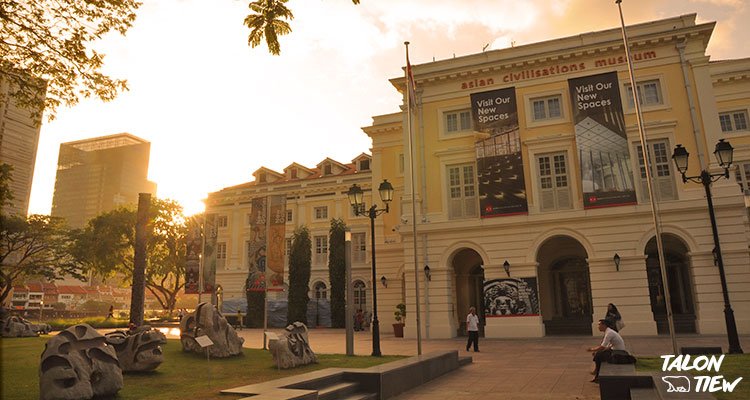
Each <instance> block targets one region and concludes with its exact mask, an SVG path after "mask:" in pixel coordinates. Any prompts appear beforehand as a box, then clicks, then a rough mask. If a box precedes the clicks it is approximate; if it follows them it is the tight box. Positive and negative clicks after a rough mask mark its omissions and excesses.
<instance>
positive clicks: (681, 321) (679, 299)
mask: <svg viewBox="0 0 750 400" xmlns="http://www.w3.org/2000/svg"><path fill="white" fill-rule="evenodd" d="M662 238H663V240H662V243H663V245H664V262H665V263H666V264H667V279H668V283H669V295H670V299H671V303H672V316H673V319H674V329H675V332H677V333H695V304H694V303H693V285H692V283H691V282H692V280H691V278H690V268H689V267H688V263H687V253H688V249H687V246H685V244H684V243H683V242H682V241H681V240H680V239H679V238H678V237H677V236H674V235H670V234H662ZM645 251H646V255H647V258H646V273H647V274H648V293H649V297H650V298H651V311H652V312H653V313H654V321H656V330H657V331H658V332H659V333H665V334H666V333H669V325H668V323H667V306H666V302H665V300H664V299H665V297H664V286H663V285H662V279H661V271H660V270H659V253H658V250H657V248H656V237H655V236H654V237H653V238H651V240H649V241H648V244H646V250H645Z"/></svg>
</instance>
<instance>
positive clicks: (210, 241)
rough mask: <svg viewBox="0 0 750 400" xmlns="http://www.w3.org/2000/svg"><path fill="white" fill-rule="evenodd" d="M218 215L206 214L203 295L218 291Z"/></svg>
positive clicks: (204, 224)
mask: <svg viewBox="0 0 750 400" xmlns="http://www.w3.org/2000/svg"><path fill="white" fill-rule="evenodd" d="M216 217H217V216H216V214H206V217H205V219H204V221H203V240H204V243H203V293H214V292H215V291H216V239H217V238H218V230H217V227H216Z"/></svg>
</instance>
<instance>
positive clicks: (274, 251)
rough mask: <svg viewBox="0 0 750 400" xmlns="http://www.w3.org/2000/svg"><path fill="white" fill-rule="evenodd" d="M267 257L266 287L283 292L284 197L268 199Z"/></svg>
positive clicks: (284, 245) (270, 197)
mask: <svg viewBox="0 0 750 400" xmlns="http://www.w3.org/2000/svg"><path fill="white" fill-rule="evenodd" d="M267 201H268V212H269V214H268V255H267V259H266V266H267V267H268V270H267V271H266V287H267V288H268V290H277V291H280V290H284V248H285V247H286V237H285V228H286V196H285V195H282V196H269V197H268V200H267Z"/></svg>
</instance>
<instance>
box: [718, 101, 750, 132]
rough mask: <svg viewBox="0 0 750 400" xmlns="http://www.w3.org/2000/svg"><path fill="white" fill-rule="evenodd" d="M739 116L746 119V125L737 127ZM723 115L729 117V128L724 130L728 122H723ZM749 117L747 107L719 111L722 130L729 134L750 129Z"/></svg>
mask: <svg viewBox="0 0 750 400" xmlns="http://www.w3.org/2000/svg"><path fill="white" fill-rule="evenodd" d="M737 116H741V117H742V118H743V119H744V124H745V125H744V126H740V127H739V128H738V127H737V122H738V118H737ZM721 117H729V121H728V122H729V130H724V128H725V126H726V124H724V123H722V121H721ZM748 117H750V113H749V112H748V110H747V109H746V108H744V109H743V108H740V109H733V110H730V111H721V112H719V126H720V127H721V132H722V133H724V134H729V135H731V134H734V133H747V131H748V130H750V118H748Z"/></svg>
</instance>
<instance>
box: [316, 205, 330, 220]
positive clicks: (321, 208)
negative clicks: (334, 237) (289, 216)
mask: <svg viewBox="0 0 750 400" xmlns="http://www.w3.org/2000/svg"><path fill="white" fill-rule="evenodd" d="M318 211H321V212H320V213H318ZM323 214H325V215H323ZM313 219H314V220H316V221H327V220H328V206H313Z"/></svg>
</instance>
